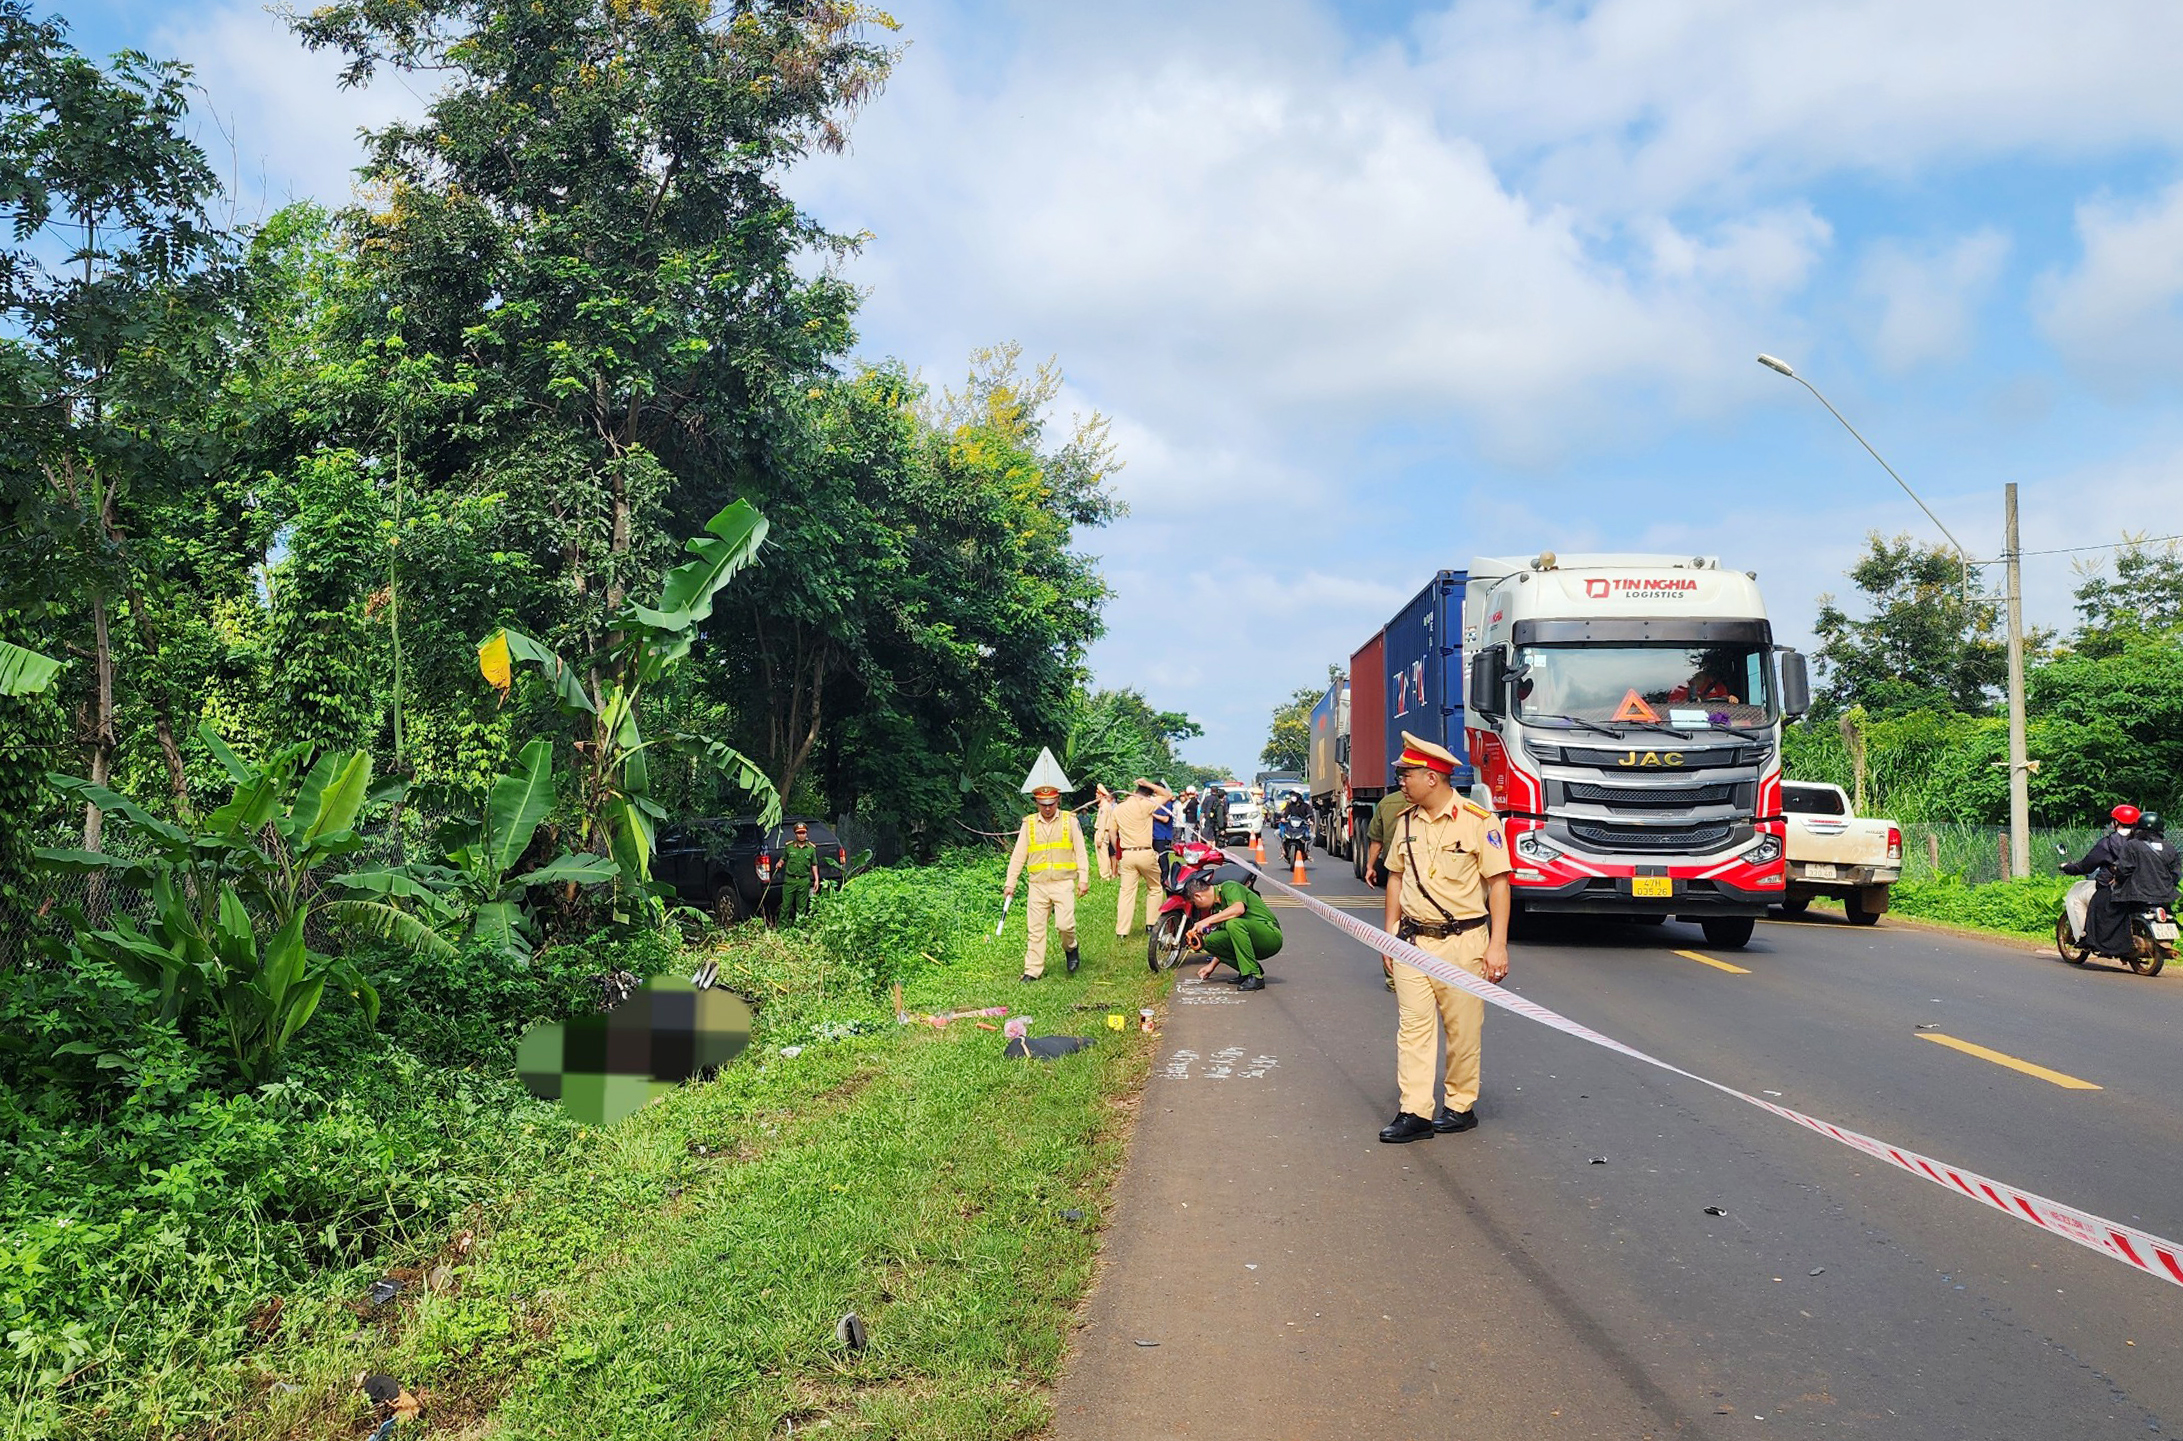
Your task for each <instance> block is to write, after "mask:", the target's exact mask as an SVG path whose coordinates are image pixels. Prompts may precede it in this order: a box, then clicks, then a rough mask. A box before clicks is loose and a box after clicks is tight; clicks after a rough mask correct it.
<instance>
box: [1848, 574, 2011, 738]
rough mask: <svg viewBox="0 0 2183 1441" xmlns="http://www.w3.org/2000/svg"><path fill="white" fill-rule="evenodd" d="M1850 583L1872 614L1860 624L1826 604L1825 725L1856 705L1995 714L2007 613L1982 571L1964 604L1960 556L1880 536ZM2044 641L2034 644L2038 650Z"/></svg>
mask: <svg viewBox="0 0 2183 1441" xmlns="http://www.w3.org/2000/svg"><path fill="white" fill-rule="evenodd" d="M1849 578H1850V581H1851V583H1852V584H1854V585H1855V586H1856V587H1857V590H1858V592H1859V594H1860V596H1861V597H1862V598H1863V602H1864V605H1863V609H1864V610H1865V612H1866V614H1865V615H1863V616H1861V617H1860V616H1853V615H1851V614H1850V613H1849V612H1848V611H1846V610H1844V609H1843V608H1842V607H1841V606H1839V605H1837V604H1836V603H1835V600H1834V597H1833V596H1831V595H1823V596H1821V597H1820V598H1819V619H1818V621H1817V623H1816V624H1815V625H1814V626H1813V629H1814V630H1816V631H1817V632H1818V634H1819V639H1820V646H1819V650H1818V655H1817V659H1818V662H1819V674H1820V677H1821V680H1822V686H1821V691H1820V695H1819V698H1818V699H1819V705H1818V706H1817V707H1815V710H1816V711H1817V713H1818V714H1819V715H1820V716H1821V718H1822V719H1824V718H1827V717H1831V716H1834V715H1837V714H1839V713H1840V712H1842V711H1844V710H1847V709H1848V708H1849V707H1851V706H1853V705H1862V706H1863V707H1864V708H1865V709H1866V710H1867V711H1869V712H1872V713H1874V714H1888V713H1893V712H1899V711H1908V710H1918V709H1928V710H1956V711H1963V712H1966V713H1971V714H1976V713H1979V712H1982V711H1984V710H1986V709H1988V708H1989V707H1990V706H1991V704H1992V701H1993V692H1994V691H1996V690H1997V689H1998V688H1999V687H2000V686H2001V685H2002V684H2003V683H2004V682H2005V681H2006V680H2007V678H2008V654H2007V651H2006V648H2005V647H2004V645H2003V643H2002V641H2001V638H2000V636H1999V629H2000V606H1999V604H1998V603H1997V602H1996V601H1994V600H1993V599H1991V598H1989V597H1986V596H1984V595H1982V594H1981V593H1980V591H1979V589H1978V572H1977V571H1976V570H1974V571H1973V572H1972V574H1971V594H1970V596H1969V597H1968V598H1966V596H1965V594H1964V590H1965V584H1964V576H1963V567H1962V562H1961V561H1960V560H1959V559H1958V558H1957V557H1956V556H1955V555H1954V554H1953V553H1952V552H1950V551H1947V550H1944V549H1942V548H1941V547H1939V546H1936V545H1928V544H1926V543H1924V542H1922V541H1917V540H1913V539H1912V538H1910V537H1909V536H1906V535H1901V536H1896V537H1895V538H1894V539H1893V540H1888V539H1885V538H1883V537H1882V536H1881V535H1880V534H1879V533H1878V532H1877V531H1875V532H1873V533H1872V534H1871V535H1869V536H1868V537H1867V538H1866V551H1865V554H1864V555H1863V556H1862V557H1861V558H1860V559H1859V560H1858V562H1857V564H1855V565H1853V566H1851V567H1850V570H1849ZM2044 639H2045V636H2044V635H2043V634H2042V635H2039V636H2034V637H2031V638H2030V641H2031V645H2032V648H2033V649H2034V650H2037V649H2038V648H2039V646H2040V644H2041V642H2043V640H2044Z"/></svg>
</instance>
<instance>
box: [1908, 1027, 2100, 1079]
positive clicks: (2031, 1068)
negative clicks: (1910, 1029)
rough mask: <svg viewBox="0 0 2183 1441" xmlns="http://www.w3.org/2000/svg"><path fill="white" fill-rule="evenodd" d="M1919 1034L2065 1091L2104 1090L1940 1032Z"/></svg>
mask: <svg viewBox="0 0 2183 1441" xmlns="http://www.w3.org/2000/svg"><path fill="white" fill-rule="evenodd" d="M1918 1034H1919V1035H1920V1036H1922V1037H1923V1038H1924V1039H1926V1040H1928V1041H1932V1042H1934V1043H1935V1044H1937V1045H1942V1046H1946V1047H1947V1048H1948V1049H1949V1050H1951V1051H1961V1052H1963V1054H1964V1055H1966V1056H1976V1057H1978V1058H1979V1059H1980V1060H1982V1061H1991V1062H1993V1063H1994V1064H1995V1065H1997V1066H2007V1067H2008V1068H2009V1069H2010V1070H2012V1071H2022V1072H2023V1073H2024V1074H2025V1075H2027V1076H2037V1077H2038V1078H2039V1079H2040V1080H2042V1081H2051V1082H2053V1083H2054V1084H2055V1085H2057V1086H2060V1087H2061V1088H2062V1089H2063V1090H2065V1091H2097V1090H2100V1089H2102V1087H2100V1086H2097V1085H2094V1084H2093V1083H2092V1082H2090V1081H2080V1080H2078V1079H2077V1078H2076V1077H2075V1076H2065V1075H2063V1074H2062V1073H2061V1072H2060V1071H2050V1070H2048V1069H2047V1068H2046V1067H2045V1066H2035V1065H2033V1064H2032V1063H2031V1062H2030V1061H2020V1060H2018V1059H2017V1058H2016V1057H2014V1056H2009V1055H2004V1054H2002V1053H2001V1052H2000V1051H1989V1050H1987V1049H1986V1048H1985V1047H1984V1046H1980V1045H1974V1044H1972V1043H1971V1042H1969V1041H1959V1040H1957V1039H1956V1038H1955V1037H1954V1036H1944V1035H1942V1034H1941V1033H1940V1032H1939V1031H1920V1032H1918Z"/></svg>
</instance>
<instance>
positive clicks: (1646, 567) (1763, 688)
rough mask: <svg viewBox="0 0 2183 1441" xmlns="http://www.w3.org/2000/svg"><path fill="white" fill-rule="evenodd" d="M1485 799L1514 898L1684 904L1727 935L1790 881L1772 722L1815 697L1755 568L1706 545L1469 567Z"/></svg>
mask: <svg viewBox="0 0 2183 1441" xmlns="http://www.w3.org/2000/svg"><path fill="white" fill-rule="evenodd" d="M1463 652H1464V661H1465V672H1464V674H1465V675H1466V677H1467V679H1468V687H1467V689H1468V691H1469V697H1468V700H1469V714H1468V717H1467V727H1468V739H1469V742H1470V759H1471V762H1472V764H1473V765H1474V766H1475V767H1476V771H1477V782H1476V786H1475V789H1474V796H1475V798H1476V799H1477V800H1478V802H1479V804H1481V805H1484V806H1487V807H1488V808H1490V809H1492V810H1493V811H1495V812H1497V813H1498V814H1499V815H1500V816H1501V817H1502V821H1503V831H1504V832H1505V834H1506V836H1507V838H1508V843H1509V846H1510V847H1511V849H1512V851H1513V852H1514V854H1513V855H1512V856H1511V860H1512V861H1513V862H1514V864H1515V874H1514V875H1513V876H1512V877H1511V883H1512V886H1513V888H1514V894H1515V897H1516V900H1517V904H1518V905H1519V906H1521V907H1522V908H1524V909H1525V910H1530V911H1570V912H1589V913H1594V914H1607V915H1623V916H1628V917H1632V918H1637V919H1655V918H1664V917H1666V916H1670V915H1673V916H1677V917H1680V918H1682V919H1685V920H1691V921H1697V922H1699V923H1701V924H1702V925H1703V926H1704V929H1705V933H1706V939H1707V941H1708V942H1709V943H1710V944H1712V945H1715V946H1721V947H1735V946H1740V945H1742V944H1743V943H1744V942H1746V941H1748V940H1749V939H1750V937H1751V930H1752V925H1753V922H1754V921H1755V920H1756V918H1757V917H1759V916H1760V915H1762V914H1764V913H1765V910H1766V908H1767V907H1768V906H1772V905H1778V904H1780V903H1781V899H1782V896H1783V893H1784V888H1785V885H1786V871H1785V865H1784V855H1783V846H1784V823H1783V819H1782V805H1781V726H1782V721H1783V718H1784V717H1785V716H1786V717H1789V718H1794V717H1795V716H1798V715H1801V714H1803V712H1804V711H1805V710H1806V709H1807V708H1808V707H1809V703H1810V701H1809V693H1810V683H1809V680H1808V678H1807V676H1806V673H1805V667H1804V658H1803V657H1802V656H1801V655H1798V654H1797V653H1796V652H1795V651H1792V650H1786V649H1782V648H1778V647H1776V645H1775V644H1774V636H1773V627H1772V626H1771V624H1770V623H1769V622H1768V620H1767V617H1766V606H1765V602H1764V601H1763V600H1762V599H1761V598H1760V595H1759V588H1758V582H1757V580H1756V579H1755V577H1754V576H1753V575H1751V574H1747V573H1745V572H1742V571H1733V570H1724V569H1722V568H1721V564H1720V561H1719V560H1718V559H1717V558H1716V557H1713V556H1664V555H1571V556H1566V557H1557V556H1555V555H1553V554H1552V553H1548V554H1545V555H1541V556H1539V557H1537V558H1536V559H1534V560H1509V559H1499V558H1480V559H1478V560H1474V561H1472V562H1471V566H1470V573H1469V578H1468V582H1467V584H1466V587H1465V591H1464V598H1463Z"/></svg>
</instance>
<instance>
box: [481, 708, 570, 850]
mask: <svg viewBox="0 0 2183 1441" xmlns="http://www.w3.org/2000/svg"><path fill="white" fill-rule="evenodd" d="M552 809H553V744H552V743H551V742H550V741H544V740H534V741H532V742H531V743H530V744H529V745H526V746H524V747H523V753H522V754H521V755H519V756H518V757H516V770H515V772H514V773H513V774H512V775H504V776H501V777H500V778H498V779H497V780H495V781H494V782H493V788H492V790H491V791H490V792H488V793H487V795H486V798H485V818H486V819H485V846H484V852H483V859H484V861H485V864H486V866H487V867H488V868H490V870H491V871H492V874H493V877H494V879H495V880H496V881H497V880H498V879H499V878H500V877H501V876H504V875H506V874H507V873H508V871H509V870H510V868H512V867H513V866H514V865H515V863H516V862H517V861H519V860H521V859H523V852H525V851H526V850H529V849H530V844H531V837H532V836H533V835H535V834H536V833H537V831H538V825H539V822H541V821H543V820H544V819H545V818H546V813H547V812H549V811H551V810H552Z"/></svg>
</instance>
